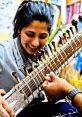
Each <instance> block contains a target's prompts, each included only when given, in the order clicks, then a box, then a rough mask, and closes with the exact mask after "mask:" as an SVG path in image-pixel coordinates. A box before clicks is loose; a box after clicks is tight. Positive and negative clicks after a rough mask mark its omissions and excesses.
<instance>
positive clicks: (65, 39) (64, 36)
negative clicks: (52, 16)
mask: <svg viewBox="0 0 82 117" xmlns="http://www.w3.org/2000/svg"><path fill="white" fill-rule="evenodd" d="M63 39H64V43H66V42H67V36H66V33H63Z"/></svg>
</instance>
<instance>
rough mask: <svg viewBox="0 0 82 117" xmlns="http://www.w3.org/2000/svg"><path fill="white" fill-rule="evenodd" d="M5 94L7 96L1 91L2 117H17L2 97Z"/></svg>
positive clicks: (0, 105) (0, 106) (0, 109)
mask: <svg viewBox="0 0 82 117" xmlns="http://www.w3.org/2000/svg"><path fill="white" fill-rule="evenodd" d="M4 94H6V92H5V91H4V90H3V89H0V117H15V114H14V112H13V110H12V109H11V108H10V107H9V105H8V103H7V102H6V101H5V100H4V99H3V97H2V95H4Z"/></svg>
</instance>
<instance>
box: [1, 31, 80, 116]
mask: <svg viewBox="0 0 82 117" xmlns="http://www.w3.org/2000/svg"><path fill="white" fill-rule="evenodd" d="M81 47H82V32H79V33H77V34H75V35H74V37H73V38H72V39H71V40H69V41H68V42H67V43H66V44H64V45H63V46H62V47H61V49H60V50H59V51H57V52H56V53H55V52H54V53H53V54H52V55H51V56H50V57H48V59H47V60H44V62H43V63H41V64H40V65H39V66H38V67H37V68H36V69H35V70H33V71H32V72H31V73H30V74H29V75H28V76H27V77H25V78H24V79H23V80H21V81H20V83H18V84H16V85H15V86H14V87H13V88H12V89H11V90H10V91H9V92H8V93H7V94H6V95H5V96H4V97H3V98H4V99H5V100H7V102H8V103H9V105H10V106H11V108H12V109H13V110H14V112H15V114H16V115H17V114H19V113H20V112H21V111H22V110H23V109H24V108H25V107H26V106H28V105H29V104H30V103H31V101H32V100H33V99H34V98H35V97H36V96H37V95H38V93H39V91H40V89H41V85H42V83H43V82H44V78H45V75H46V74H47V73H49V72H50V71H54V72H57V71H58V70H59V69H60V67H61V66H62V65H64V63H65V62H66V61H67V60H68V59H70V57H71V56H73V55H75V54H76V53H77V52H78V51H80V50H81Z"/></svg>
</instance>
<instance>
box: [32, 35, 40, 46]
mask: <svg viewBox="0 0 82 117" xmlns="http://www.w3.org/2000/svg"><path fill="white" fill-rule="evenodd" d="M31 44H32V46H33V47H38V46H39V38H38V37H36V38H34V39H33V40H32V43H31Z"/></svg>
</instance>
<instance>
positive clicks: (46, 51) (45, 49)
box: [44, 46, 49, 56]
mask: <svg viewBox="0 0 82 117" xmlns="http://www.w3.org/2000/svg"><path fill="white" fill-rule="evenodd" d="M44 52H45V54H46V55H47V56H49V53H48V49H47V47H46V46H45V47H44Z"/></svg>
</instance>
